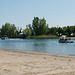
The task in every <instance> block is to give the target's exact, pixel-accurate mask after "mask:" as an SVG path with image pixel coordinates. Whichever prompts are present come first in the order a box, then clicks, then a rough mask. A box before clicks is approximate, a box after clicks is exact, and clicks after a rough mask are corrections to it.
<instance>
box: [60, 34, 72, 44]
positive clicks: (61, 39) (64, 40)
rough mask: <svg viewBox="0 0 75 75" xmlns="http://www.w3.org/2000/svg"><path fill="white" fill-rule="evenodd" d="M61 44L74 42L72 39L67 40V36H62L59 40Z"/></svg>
mask: <svg viewBox="0 0 75 75" xmlns="http://www.w3.org/2000/svg"><path fill="white" fill-rule="evenodd" d="M59 43H73V40H71V38H69V39H67V38H66V36H64V35H63V36H61V37H60V39H59Z"/></svg>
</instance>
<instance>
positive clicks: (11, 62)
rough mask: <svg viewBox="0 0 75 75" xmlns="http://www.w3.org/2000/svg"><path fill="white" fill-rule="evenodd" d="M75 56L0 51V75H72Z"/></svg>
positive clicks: (74, 70)
mask: <svg viewBox="0 0 75 75" xmlns="http://www.w3.org/2000/svg"><path fill="white" fill-rule="evenodd" d="M74 74H75V56H69V55H57V54H48V53H40V52H32V51H13V50H1V49H0V75H74Z"/></svg>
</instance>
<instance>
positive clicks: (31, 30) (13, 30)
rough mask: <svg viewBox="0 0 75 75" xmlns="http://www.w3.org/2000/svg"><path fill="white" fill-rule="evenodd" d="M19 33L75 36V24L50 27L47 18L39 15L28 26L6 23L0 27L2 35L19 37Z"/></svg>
mask: <svg viewBox="0 0 75 75" xmlns="http://www.w3.org/2000/svg"><path fill="white" fill-rule="evenodd" d="M19 33H23V37H25V36H34V35H36V36H39V35H58V36H61V35H67V36H75V25H74V26H65V27H51V28H49V27H48V24H47V23H46V20H45V18H42V19H40V18H39V17H34V19H33V20H32V25H31V24H28V25H26V28H25V29H24V30H22V28H20V29H19V28H17V27H16V26H15V24H10V23H5V24H4V25H2V27H1V28H0V36H1V37H2V36H3V35H7V36H8V37H10V38H11V37H18V36H19Z"/></svg>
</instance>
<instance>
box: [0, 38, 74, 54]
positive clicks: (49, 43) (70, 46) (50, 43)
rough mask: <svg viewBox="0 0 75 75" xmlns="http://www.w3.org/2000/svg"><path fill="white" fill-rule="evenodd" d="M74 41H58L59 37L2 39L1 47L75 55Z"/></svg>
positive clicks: (0, 41)
mask: <svg viewBox="0 0 75 75" xmlns="http://www.w3.org/2000/svg"><path fill="white" fill-rule="evenodd" d="M73 41H74V43H58V39H8V40H1V39H0V49H16V50H28V51H39V52H44V53H54V54H69V55H75V40H73Z"/></svg>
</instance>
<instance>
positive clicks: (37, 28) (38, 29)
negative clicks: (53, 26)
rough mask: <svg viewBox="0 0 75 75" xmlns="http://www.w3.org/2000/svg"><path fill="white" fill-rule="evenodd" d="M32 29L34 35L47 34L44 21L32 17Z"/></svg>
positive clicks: (46, 25) (46, 26)
mask: <svg viewBox="0 0 75 75" xmlns="http://www.w3.org/2000/svg"><path fill="white" fill-rule="evenodd" d="M32 29H33V32H34V34H35V35H43V34H46V32H47V29H48V24H46V20H45V19H44V18H43V19H39V18H38V17H34V19H33V22H32Z"/></svg>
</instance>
